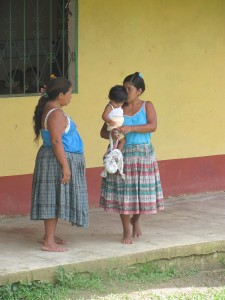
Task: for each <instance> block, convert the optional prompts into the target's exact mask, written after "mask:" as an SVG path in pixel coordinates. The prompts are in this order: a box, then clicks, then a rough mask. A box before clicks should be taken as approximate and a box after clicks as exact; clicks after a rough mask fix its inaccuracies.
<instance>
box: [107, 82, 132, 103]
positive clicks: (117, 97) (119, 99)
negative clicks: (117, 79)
mask: <svg viewBox="0 0 225 300" xmlns="http://www.w3.org/2000/svg"><path fill="white" fill-rule="evenodd" d="M127 97H128V95H127V91H126V89H125V87H124V86H122V85H115V86H114V87H112V88H111V89H110V91H109V95H108V98H109V100H112V101H115V102H116V103H123V102H124V101H126V100H127Z"/></svg>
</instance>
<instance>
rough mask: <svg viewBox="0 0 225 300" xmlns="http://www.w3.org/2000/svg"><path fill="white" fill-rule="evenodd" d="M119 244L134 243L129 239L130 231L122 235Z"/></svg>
mask: <svg viewBox="0 0 225 300" xmlns="http://www.w3.org/2000/svg"><path fill="white" fill-rule="evenodd" d="M121 243H122V244H133V243H134V242H133V240H132V238H131V232H130V231H129V232H124V233H123V238H122V240H121Z"/></svg>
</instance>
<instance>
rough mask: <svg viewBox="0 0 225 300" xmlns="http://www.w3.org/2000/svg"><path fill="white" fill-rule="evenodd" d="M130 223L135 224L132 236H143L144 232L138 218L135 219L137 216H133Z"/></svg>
mask: <svg viewBox="0 0 225 300" xmlns="http://www.w3.org/2000/svg"><path fill="white" fill-rule="evenodd" d="M130 223H131V225H132V226H133V233H132V237H134V238H138V237H139V236H141V235H142V232H141V228H140V225H139V222H138V220H135V218H134V217H132V218H131V219H130Z"/></svg>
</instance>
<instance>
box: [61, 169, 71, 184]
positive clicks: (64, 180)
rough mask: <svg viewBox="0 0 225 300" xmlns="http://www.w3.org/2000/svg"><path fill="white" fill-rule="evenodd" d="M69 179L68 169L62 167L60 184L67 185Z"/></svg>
mask: <svg viewBox="0 0 225 300" xmlns="http://www.w3.org/2000/svg"><path fill="white" fill-rule="evenodd" d="M70 177H71V172H70V169H69V167H64V168H62V179H61V183H63V184H67V183H68V182H69V181H70Z"/></svg>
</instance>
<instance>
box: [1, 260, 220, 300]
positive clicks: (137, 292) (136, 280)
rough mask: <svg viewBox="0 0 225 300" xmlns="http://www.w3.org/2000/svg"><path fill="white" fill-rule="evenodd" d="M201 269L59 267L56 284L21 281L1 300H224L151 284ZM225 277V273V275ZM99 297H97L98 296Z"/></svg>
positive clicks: (5, 289)
mask: <svg viewBox="0 0 225 300" xmlns="http://www.w3.org/2000/svg"><path fill="white" fill-rule="evenodd" d="M197 273H198V272H197V270H194V269H193V270H191V271H188V272H178V271H177V270H176V269H175V268H169V269H167V270H163V269H162V268H161V267H159V266H158V265H156V264H152V263H145V264H139V265H134V266H131V267H127V268H121V269H113V270H107V271H105V272H103V273H79V272H75V271H74V272H68V271H65V270H64V269H63V268H61V267H60V268H58V271H57V274H56V282H55V284H51V283H48V282H42V281H32V282H19V283H14V284H8V285H5V286H2V287H0V300H53V299H54V300H74V299H80V300H81V299H101V300H115V299H116V300H133V299H135V300H136V299H143V300H145V299H152V300H164V299H166V300H203V299H204V300H224V299H225V288H224V287H222V288H220V289H212V288H207V289H205V290H204V291H202V290H201V291H196V290H193V289H192V290H191V291H190V290H189V291H187V290H186V291H183V292H182V293H181V290H180V291H179V292H178V291H176V292H175V293H174V291H171V290H169V289H168V290H167V292H166V293H165V292H164V291H163V293H162V290H161V292H156V291H155V290H154V289H152V287H151V285H152V284H156V283H162V282H168V281H170V280H171V279H175V278H180V279H185V278H188V277H189V276H193V275H195V274H197ZM223 275H224V273H223ZM94 294H96V296H94Z"/></svg>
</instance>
